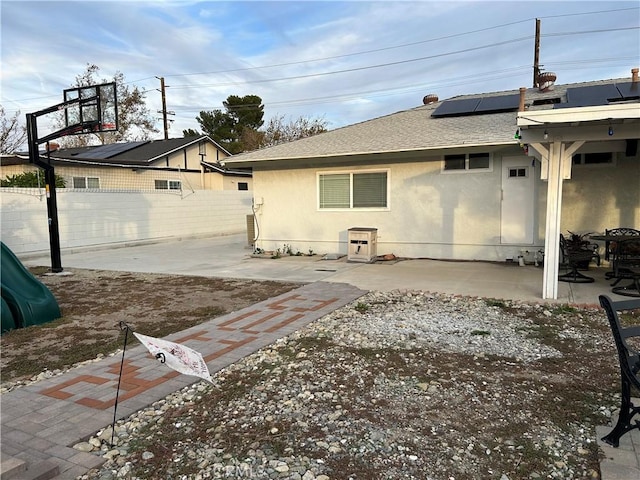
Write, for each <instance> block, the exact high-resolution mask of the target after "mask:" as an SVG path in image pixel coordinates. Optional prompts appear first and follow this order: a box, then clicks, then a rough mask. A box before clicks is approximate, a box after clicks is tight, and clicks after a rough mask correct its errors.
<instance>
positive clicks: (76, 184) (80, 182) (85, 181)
mask: <svg viewBox="0 0 640 480" xmlns="http://www.w3.org/2000/svg"><path fill="white" fill-rule="evenodd" d="M72 183H73V188H80V189H89V188H91V189H98V188H100V179H99V178H98V177H73V181H72Z"/></svg>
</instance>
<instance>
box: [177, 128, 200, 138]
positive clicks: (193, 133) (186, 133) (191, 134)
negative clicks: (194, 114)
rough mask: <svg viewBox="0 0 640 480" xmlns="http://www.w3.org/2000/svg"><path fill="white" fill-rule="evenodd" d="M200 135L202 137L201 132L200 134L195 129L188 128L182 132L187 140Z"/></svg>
mask: <svg viewBox="0 0 640 480" xmlns="http://www.w3.org/2000/svg"><path fill="white" fill-rule="evenodd" d="M200 135H202V134H201V133H200V132H198V131H197V130H194V129H193V128H188V129H187V130H183V131H182V136H183V137H185V138H187V137H199V136H200Z"/></svg>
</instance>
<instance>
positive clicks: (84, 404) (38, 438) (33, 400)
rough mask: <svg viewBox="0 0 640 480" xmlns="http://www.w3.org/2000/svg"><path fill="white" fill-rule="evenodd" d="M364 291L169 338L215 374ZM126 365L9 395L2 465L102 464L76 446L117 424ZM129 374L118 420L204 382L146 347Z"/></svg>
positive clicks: (286, 305) (314, 297)
mask: <svg viewBox="0 0 640 480" xmlns="http://www.w3.org/2000/svg"><path fill="white" fill-rule="evenodd" d="M365 293H366V292H365V291H364V290H360V289H358V288H356V287H353V286H351V285H348V284H340V283H326V282H316V283H312V284H309V285H305V286H303V287H300V288H298V289H296V290H293V291H290V292H288V293H285V294H283V295H280V296H278V297H275V298H272V299H269V300H266V301H264V302H260V303H258V304H255V305H252V306H250V307H247V308H245V309H243V310H239V311H237V312H233V313H230V314H227V315H223V316H221V317H218V318H216V319H214V320H211V321H209V322H206V323H204V324H200V325H197V326H195V327H192V328H189V329H187V330H184V331H182V332H179V333H176V334H173V335H169V336H168V337H165V338H166V339H167V340H171V341H173V342H177V343H181V344H184V345H187V346H189V347H191V348H193V349H194V350H197V351H198V352H200V353H201V354H202V356H203V357H204V358H205V361H206V362H207V365H208V367H209V370H210V371H211V373H212V374H213V373H214V372H216V371H218V370H220V369H221V368H223V367H225V366H227V365H230V364H232V363H234V362H236V361H238V360H239V359H241V358H243V357H245V356H246V355H249V354H250V353H253V352H255V351H256V350H258V349H260V348H262V347H264V346H266V345H269V344H271V343H273V342H274V341H275V340H277V339H278V338H281V337H285V336H286V335H288V334H290V333H292V332H294V331H296V330H297V329H299V328H301V327H303V326H305V325H307V324H309V323H310V322H312V321H314V320H316V319H318V318H320V317H322V316H324V315H326V314H327V313H330V312H331V311H333V310H335V309H337V308H339V307H342V306H344V305H346V304H348V303H349V302H351V301H353V300H355V299H357V298H358V297H360V296H362V295H363V294H365ZM140 333H144V332H140ZM121 360H122V356H121V355H116V356H114V357H109V358H105V359H103V360H101V361H99V362H96V363H92V364H89V365H86V366H83V367H80V368H76V369H73V370H71V371H69V372H66V373H65V374H63V375H60V376H56V377H54V378H51V379H47V380H44V381H41V382H38V383H35V384H32V385H29V386H25V387H22V388H18V389H16V390H14V391H12V392H9V393H5V394H3V395H2V396H1V397H0V407H1V428H2V457H3V462H4V461H5V460H8V459H11V460H13V459H20V460H24V461H26V462H27V464H28V465H29V464H31V465H33V464H36V463H39V462H42V461H49V462H54V463H55V464H57V465H58V467H59V471H60V474H59V475H58V476H57V477H56V478H57V479H73V478H76V477H77V476H78V475H82V474H83V473H85V472H86V471H87V470H89V469H90V468H93V467H96V466H98V465H100V464H101V463H103V461H104V459H102V458H100V457H98V456H95V455H92V454H90V453H84V452H80V451H78V450H75V449H73V448H71V447H72V446H73V445H74V444H76V443H78V442H80V441H82V440H85V439H87V438H88V437H89V436H91V435H93V434H94V433H95V432H96V431H98V430H100V429H102V428H104V427H106V426H108V425H110V424H111V422H112V421H113V407H114V404H115V400H116V389H117V384H118V376H119V372H120V363H121ZM123 372H124V373H123V377H122V380H121V384H120V394H119V396H118V410H117V414H118V418H124V417H127V416H129V415H130V414H132V413H134V412H136V411H138V410H140V409H142V408H144V407H147V406H148V405H150V404H152V403H153V402H155V401H157V400H160V399H162V398H164V397H165V396H167V395H168V394H170V393H172V392H175V391H177V390H179V389H181V388H183V387H185V386H187V385H190V384H193V383H196V382H198V381H199V380H200V379H198V378H197V377H192V376H187V375H180V374H178V373H176V372H175V371H173V370H170V369H169V368H168V367H166V366H163V365H160V364H159V363H158V362H157V361H156V360H154V359H153V358H152V357H151V356H150V354H149V352H148V351H147V350H146V349H145V348H144V347H143V346H142V345H137V346H135V347H134V348H131V347H129V348H127V351H126V355H125V361H124V369H123Z"/></svg>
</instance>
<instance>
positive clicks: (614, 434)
mask: <svg viewBox="0 0 640 480" xmlns="http://www.w3.org/2000/svg"><path fill="white" fill-rule="evenodd" d="M598 299H599V300H600V305H601V306H602V308H603V309H604V311H605V312H606V314H607V318H608V319H609V325H610V327H611V332H612V334H613V339H614V342H615V345H616V350H617V352H618V364H619V366H620V380H621V405H620V412H619V415H618V421H617V422H616V425H615V427H614V428H613V429H612V430H611V432H609V434H608V435H606V436H604V437H602V441H604V442H605V443H608V444H609V445H611V446H613V447H618V445H619V444H620V437H622V436H623V435H624V434H625V433H627V432H629V431H630V430H634V429H637V428H640V422H639V421H637V420H636V421H633V417H634V416H635V415H637V414H638V413H640V407H638V406H635V405H634V404H633V402H632V401H631V389H632V388H633V389H636V390H638V389H640V378H639V377H638V372H640V355H639V354H638V352H637V351H636V350H635V349H634V348H633V347H632V345H633V342H627V340H629V339H637V338H638V337H640V325H634V326H624V327H623V326H622V325H621V323H620V318H619V317H618V312H619V311H623V310H632V309H636V308H640V300H625V301H621V302H614V301H612V300H611V299H610V298H609V297H607V296H606V295H600V296H599V297H598ZM634 337H635V338H634Z"/></svg>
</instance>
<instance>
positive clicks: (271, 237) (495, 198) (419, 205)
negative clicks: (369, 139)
mask: <svg viewBox="0 0 640 480" xmlns="http://www.w3.org/2000/svg"><path fill="white" fill-rule="evenodd" d="M500 165H501V157H500V156H499V155H496V156H494V160H493V169H492V170H491V171H483V172H465V173H458V174H443V173H442V171H441V161H440V160H439V159H426V160H425V161H424V162H413V163H404V164H388V165H381V166H376V167H354V168H351V169H348V170H345V168H332V169H327V168H325V169H298V170H285V171H260V170H257V171H254V195H255V196H256V197H261V198H263V204H262V205H261V206H260V207H259V209H258V211H257V218H258V222H259V227H260V235H259V239H258V242H257V246H258V247H260V248H263V249H265V250H274V249H277V248H283V245H284V244H287V245H291V247H292V248H293V249H294V251H295V250H300V251H302V252H307V251H308V249H309V248H311V249H313V250H314V251H315V252H317V253H343V254H346V253H347V239H348V238H347V237H348V229H349V228H351V227H373V228H377V229H378V247H377V249H378V254H385V253H394V254H395V255H398V256H402V257H414V258H416V257H430V258H447V259H452V258H458V259H460V258H463V259H485V260H504V258H505V256H509V257H513V256H514V254H515V255H517V252H518V248H515V247H513V246H508V247H506V246H502V245H501V243H500V199H501V196H500V181H501V167H500ZM372 169H373V170H387V171H388V172H389V186H390V195H389V208H388V209H386V210H382V211H376V210H366V211H358V210H347V211H322V210H319V209H318V205H317V174H318V172H324V173H327V172H342V171H353V172H358V171H368V170H372Z"/></svg>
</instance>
